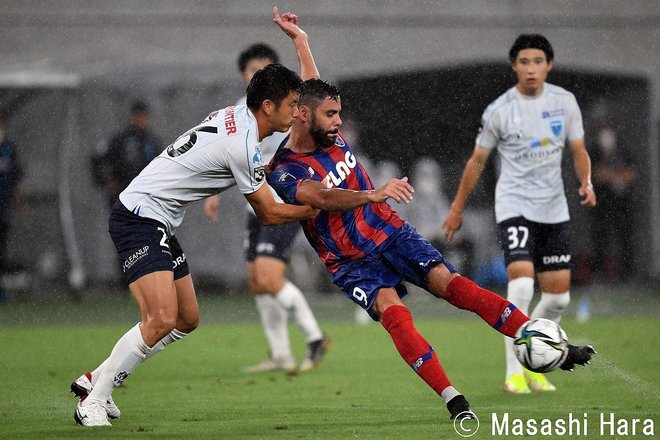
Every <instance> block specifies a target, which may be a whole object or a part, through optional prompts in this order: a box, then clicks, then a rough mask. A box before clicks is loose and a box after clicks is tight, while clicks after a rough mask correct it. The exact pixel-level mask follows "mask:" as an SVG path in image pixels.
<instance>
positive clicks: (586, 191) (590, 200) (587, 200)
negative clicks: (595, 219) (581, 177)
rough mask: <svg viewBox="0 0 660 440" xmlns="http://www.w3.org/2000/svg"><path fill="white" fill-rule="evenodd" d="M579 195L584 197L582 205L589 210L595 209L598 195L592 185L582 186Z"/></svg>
mask: <svg viewBox="0 0 660 440" xmlns="http://www.w3.org/2000/svg"><path fill="white" fill-rule="evenodd" d="M578 193H579V194H580V196H581V197H582V200H581V201H580V204H581V205H583V206H586V207H587V208H593V207H594V206H596V193H595V192H594V187H593V185H592V184H591V183H588V184H586V185H582V186H581V187H580V189H579V190H578Z"/></svg>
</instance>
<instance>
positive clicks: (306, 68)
mask: <svg viewBox="0 0 660 440" xmlns="http://www.w3.org/2000/svg"><path fill="white" fill-rule="evenodd" d="M273 21H274V22H275V24H277V25H278V26H279V27H280V29H282V31H284V33H285V34H287V35H288V36H289V37H290V38H291V39H292V40H293V45H294V46H295V47H296V53H297V55H298V61H299V62H300V77H301V78H302V80H303V81H307V80H308V79H312V78H320V77H321V75H320V74H319V71H318V69H317V68H316V63H315V62H314V57H313V56H312V50H311V49H310V47H309V37H308V36H307V33H306V32H305V31H303V30H302V29H300V27H298V16H297V15H296V14H292V13H291V12H285V13H284V14H282V16H281V17H280V12H279V8H278V7H277V6H275V7H273Z"/></svg>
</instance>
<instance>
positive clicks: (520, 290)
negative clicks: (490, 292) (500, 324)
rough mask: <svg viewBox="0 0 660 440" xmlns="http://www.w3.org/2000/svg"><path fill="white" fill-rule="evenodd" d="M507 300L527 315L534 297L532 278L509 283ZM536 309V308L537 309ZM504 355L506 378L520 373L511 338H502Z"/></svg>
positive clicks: (520, 367)
mask: <svg viewBox="0 0 660 440" xmlns="http://www.w3.org/2000/svg"><path fill="white" fill-rule="evenodd" d="M506 296H507V299H508V300H509V301H510V302H512V303H513V305H515V306H516V307H517V308H518V310H520V311H521V312H523V313H524V314H525V315H527V310H528V309H529V303H530V302H532V298H533V297H534V278H531V277H520V278H515V279H513V280H511V281H509V284H508V286H507V294H506ZM537 308H538V307H537ZM504 353H505V358H506V376H505V377H506V378H508V377H509V376H511V375H514V374H518V373H522V372H523V368H522V365H520V362H519V361H518V358H516V355H515V353H514V352H513V338H509V337H507V336H505V337H504Z"/></svg>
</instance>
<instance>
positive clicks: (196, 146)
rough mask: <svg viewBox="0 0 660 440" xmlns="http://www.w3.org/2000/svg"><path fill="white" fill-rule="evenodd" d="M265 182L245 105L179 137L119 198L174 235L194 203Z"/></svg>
mask: <svg viewBox="0 0 660 440" xmlns="http://www.w3.org/2000/svg"><path fill="white" fill-rule="evenodd" d="M265 181H266V179H265V173H264V162H263V159H262V156H261V151H260V147H259V128H258V126H257V120H256V118H255V117H254V115H253V114H252V113H251V112H250V111H249V110H248V108H247V107H246V106H242V105H241V106H235V107H234V106H232V107H227V108H225V109H222V110H219V111H218V112H215V113H213V114H211V115H210V116H209V117H208V118H206V119H205V120H204V121H203V122H202V123H201V124H199V125H198V126H196V127H194V128H192V129H190V130H188V131H187V132H185V133H184V134H182V135H181V136H179V138H178V139H177V140H176V141H174V142H173V143H172V144H171V145H170V146H168V147H167V148H166V149H165V151H163V152H162V153H161V154H160V155H159V156H158V157H156V158H155V159H154V160H153V161H152V162H151V163H150V164H149V165H147V166H146V167H145V168H144V169H143V170H142V172H141V173H140V174H139V175H138V176H137V177H136V178H135V179H133V181H132V182H131V183H130V184H129V185H128V187H127V188H126V189H125V190H124V191H123V192H122V193H121V194H120V195H119V200H121V202H122V203H123V204H124V206H126V208H128V209H129V210H130V211H132V212H133V213H134V214H137V215H139V216H141V217H147V218H151V219H154V220H157V221H159V222H161V223H163V224H164V225H166V226H167V231H168V234H170V235H172V234H174V230H175V229H176V228H177V227H178V226H179V225H180V224H181V221H182V220H183V216H184V214H185V211H186V209H187V208H188V206H190V204H191V203H193V202H196V201H198V200H201V199H204V198H206V197H208V196H211V195H214V194H217V193H220V192H222V191H225V190H226V189H229V188H231V187H232V186H234V185H238V189H239V190H240V191H241V193H243V194H251V193H253V192H255V191H256V190H258V189H259V188H260V187H261V186H262V185H263V184H264V182H265Z"/></svg>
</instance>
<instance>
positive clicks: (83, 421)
mask: <svg viewBox="0 0 660 440" xmlns="http://www.w3.org/2000/svg"><path fill="white" fill-rule="evenodd" d="M73 419H74V420H75V421H76V423H78V424H79V425H83V426H112V423H110V421H109V420H108V415H107V414H106V413H105V408H104V405H101V404H100V403H91V404H89V405H85V406H82V405H80V404H78V406H77V407H76V410H75V411H74V413H73Z"/></svg>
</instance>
